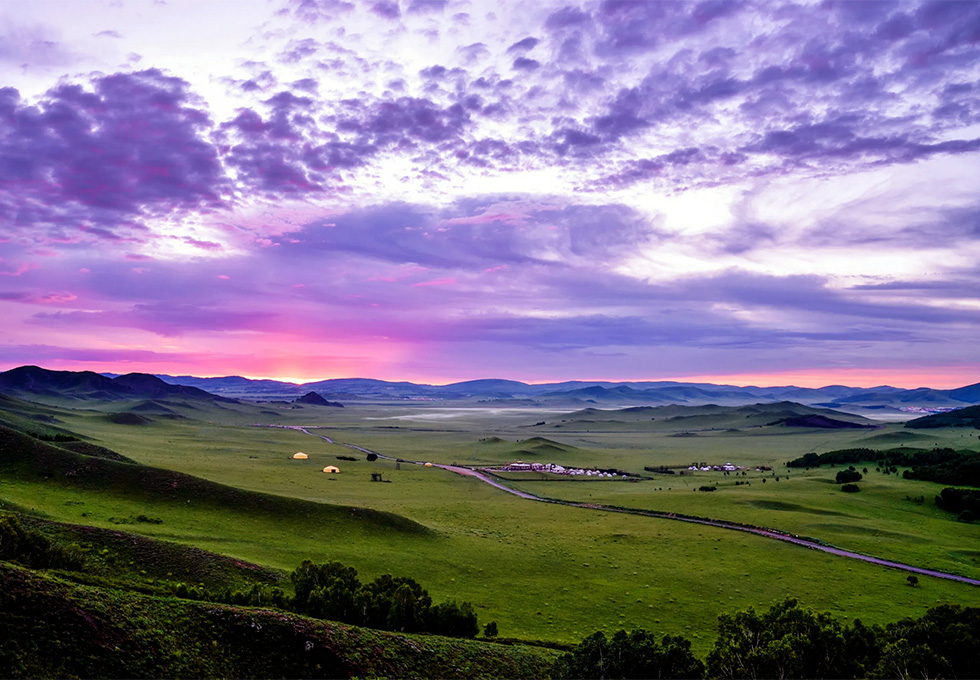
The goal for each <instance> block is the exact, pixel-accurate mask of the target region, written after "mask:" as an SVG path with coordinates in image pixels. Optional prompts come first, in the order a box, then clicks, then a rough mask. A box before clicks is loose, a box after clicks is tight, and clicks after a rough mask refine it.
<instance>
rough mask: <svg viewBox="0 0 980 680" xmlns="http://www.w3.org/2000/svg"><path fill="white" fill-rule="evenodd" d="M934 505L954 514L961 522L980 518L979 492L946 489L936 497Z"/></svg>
mask: <svg viewBox="0 0 980 680" xmlns="http://www.w3.org/2000/svg"><path fill="white" fill-rule="evenodd" d="M936 505H937V506H939V507H940V508H942V509H943V510H945V511H946V512H953V513H956V515H957V516H958V517H957V518H958V519H959V520H960V521H962V522H972V521H974V520H975V519H976V518H977V517H980V491H974V490H973V489H955V488H952V487H946V488H945V489H943V490H942V491H940V492H939V495H938V496H936Z"/></svg>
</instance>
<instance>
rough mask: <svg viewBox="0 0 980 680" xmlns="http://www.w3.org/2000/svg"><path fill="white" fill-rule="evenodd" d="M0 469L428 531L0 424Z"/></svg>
mask: <svg viewBox="0 0 980 680" xmlns="http://www.w3.org/2000/svg"><path fill="white" fill-rule="evenodd" d="M0 473H2V474H3V475H4V476H6V477H15V476H16V477H21V478H27V479H30V480H33V481H37V480H38V478H39V477H40V478H42V479H45V480H47V483H51V484H60V485H64V486H66V487H71V488H75V489H78V490H83V491H90V492H99V493H103V494H105V493H110V494H117V495H119V496H123V497H127V498H131V499H136V500H139V501H141V502H144V503H148V504H157V503H164V504H175V505H176V504H186V503H194V504H196V505H197V507H213V508H230V509H234V510H240V511H242V512H246V511H247V512H248V513H250V514H252V515H255V514H269V515H272V516H275V517H277V518H280V519H286V518H301V519H303V520H305V521H322V522H330V523H333V524H332V525H331V526H334V527H337V528H342V530H346V531H354V530H356V531H363V532H369V533H374V532H381V533H385V534H390V532H392V531H395V532H399V533H404V534H414V535H420V536H421V535H427V534H431V533H432V532H431V530H430V529H428V528H427V527H425V526H423V525H422V524H419V523H418V522H415V521H413V520H410V519H408V518H406V517H401V516H400V515H395V514H393V513H388V512H382V511H379V510H371V509H368V508H357V507H347V506H339V505H328V504H325V503H314V502H311V501H304V500H300V499H295V498H285V497H282V496H273V495H270V494H263V493H256V492H253V491H244V490H242V489H237V488H235V487H231V486H225V485H223V484H218V483H216V482H211V481H208V480H205V479H201V478H199V477H193V476H191V475H186V474H183V473H181V472H174V471H172V470H163V469H160V468H154V467H149V466H146V465H136V464H131V463H125V462H119V461H116V460H110V459H108V458H104V457H95V456H88V455H84V454H82V453H76V452H75V451H69V450H67V449H64V448H60V447H59V446H56V445H54V444H52V443H48V442H45V441H40V440H38V439H35V438H34V437H31V436H28V435H26V434H24V433H22V432H17V431H15V430H12V429H10V428H9V427H3V426H0Z"/></svg>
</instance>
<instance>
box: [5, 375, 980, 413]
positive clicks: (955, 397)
mask: <svg viewBox="0 0 980 680" xmlns="http://www.w3.org/2000/svg"><path fill="white" fill-rule="evenodd" d="M0 392H5V393H10V394H22V393H34V394H46V395H48V396H58V397H61V398H82V399H84V398H97V399H127V398H137V397H138V398H163V397H173V396H183V397H190V398H215V397H217V398H220V399H249V400H257V401H269V400H287V401H294V400H296V399H298V398H300V397H303V395H308V394H309V393H310V392H316V393H317V396H318V397H321V398H322V399H323V400H325V401H326V400H333V401H338V402H350V401H359V400H374V401H379V400H380V401H406V400H416V401H428V400H439V401H450V400H452V401H469V402H473V403H477V404H485V405H495V406H509V405H510V406H535V405H538V406H554V407H559V408H565V407H570V408H575V407H580V406H589V405H596V406H599V407H605V408H612V407H623V406H641V405H651V406H660V405H667V404H680V405H686V406H697V405H703V404H718V405H720V406H741V405H746V404H755V403H774V402H781V401H794V402H797V403H801V404H808V405H812V406H821V407H825V408H832V409H839V410H844V411H850V412H854V413H863V414H866V415H874V414H889V413H893V414H899V413H929V412H936V411H944V410H949V409H955V408H962V407H964V406H969V405H972V404H978V403H980V383H976V384H973V385H967V386H965V387H960V388H957V389H952V390H937V389H932V388H927V387H920V388H917V389H912V390H906V389H900V388H897V387H889V386H880V387H871V388H863V387H847V386H845V385H829V386H827V387H821V388H806V387H794V386H792V385H789V386H781V387H754V386H750V387H737V386H734V385H714V384H711V383H685V382H676V381H657V382H608V381H591V382H590V381H566V382H559V383H547V384H538V385H532V384H528V383H523V382H519V381H516V380H495V379H485V380H468V381H465V382H457V383H452V384H449V385H426V384H416V383H411V382H388V381H385V380H373V379H369V378H336V379H330V380H319V381H314V382H308V383H303V384H296V383H290V382H281V381H277V380H250V379H248V378H243V377H241V376H228V377H222V378H198V377H195V376H189V375H180V376H172V375H156V376H154V375H148V374H145V373H130V374H127V375H117V374H113V373H106V374H100V373H93V372H91V371H81V372H73V371H50V370H47V369H43V368H38V367H37V366H21V367H20V368H14V369H11V370H9V371H6V372H4V373H0Z"/></svg>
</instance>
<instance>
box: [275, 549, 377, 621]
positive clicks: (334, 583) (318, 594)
mask: <svg viewBox="0 0 980 680" xmlns="http://www.w3.org/2000/svg"><path fill="white" fill-rule="evenodd" d="M289 578H290V580H291V581H292V582H293V587H294V588H295V591H296V596H295V597H294V598H293V607H294V608H295V609H296V611H298V612H300V613H301V614H308V615H310V616H315V617H317V618H321V619H330V620H332V621H343V622H345V623H354V624H358V623H361V618H360V616H359V612H358V607H356V606H355V602H356V599H357V594H358V591H359V590H360V589H361V582H360V581H359V580H358V578H357V570H356V569H354V567H347V566H344V565H343V564H341V563H340V562H327V563H326V564H314V563H313V562H311V561H310V560H304V561H303V563H302V564H300V566H299V567H297V568H296V570H295V571H294V572H293V573H292V574H290V577H289Z"/></svg>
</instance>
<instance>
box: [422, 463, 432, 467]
mask: <svg viewBox="0 0 980 680" xmlns="http://www.w3.org/2000/svg"><path fill="white" fill-rule="evenodd" d="M423 467H432V463H426V464H425V465H424V466H423Z"/></svg>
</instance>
